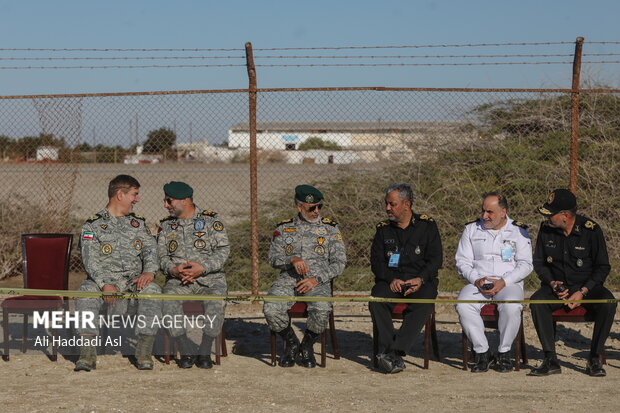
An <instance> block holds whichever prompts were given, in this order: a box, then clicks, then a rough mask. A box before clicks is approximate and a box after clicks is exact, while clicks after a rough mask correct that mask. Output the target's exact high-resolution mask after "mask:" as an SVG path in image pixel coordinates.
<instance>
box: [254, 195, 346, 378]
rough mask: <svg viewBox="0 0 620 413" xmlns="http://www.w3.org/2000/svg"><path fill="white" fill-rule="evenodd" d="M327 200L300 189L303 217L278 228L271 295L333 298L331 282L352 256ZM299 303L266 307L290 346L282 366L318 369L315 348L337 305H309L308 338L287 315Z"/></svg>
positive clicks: (272, 253) (272, 256)
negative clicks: (328, 213) (326, 210)
mask: <svg viewBox="0 0 620 413" xmlns="http://www.w3.org/2000/svg"><path fill="white" fill-rule="evenodd" d="M322 201H323V194H322V193H321V192H320V191H319V190H318V189H316V188H315V187H313V186H310V185H299V186H297V187H296V188H295V207H296V208H297V215H296V216H295V217H294V218H291V219H287V220H285V221H282V222H280V223H279V224H278V225H276V229H275V231H274V232H273V237H272V241H271V247H270V248H269V263H270V264H271V265H272V266H273V267H274V268H276V269H278V270H280V277H279V278H278V279H277V280H276V281H275V282H274V283H273V285H272V286H271V289H270V290H269V295H273V296H288V297H290V296H296V295H300V296H313V297H330V296H331V293H332V291H331V281H332V280H333V279H334V278H336V277H337V276H338V275H340V274H341V273H342V271H343V270H344V266H345V264H346V255H345V250H344V244H343V242H342V235H341V234H340V230H339V229H338V225H337V224H336V222H335V221H332V220H331V219H329V218H322V217H321V208H322V207H323V203H322ZM293 304H294V302H293V301H287V302H281V301H280V302H278V301H267V302H265V305H264V308H263V311H264V313H265V317H266V319H267V323H268V324H269V328H270V329H271V330H272V331H274V332H276V333H278V334H279V335H280V336H282V338H283V339H284V342H285V349H284V355H283V356H282V357H281V358H280V366H282V367H292V366H294V365H295V363H299V364H300V365H302V366H303V367H308V368H312V367H315V366H316V360H315V358H314V349H313V344H314V342H315V341H316V339H317V338H318V337H319V336H320V335H321V333H323V331H324V330H325V328H326V327H327V323H328V317H329V313H330V312H331V308H332V306H331V303H329V302H309V303H308V323H307V326H306V332H305V335H304V338H303V340H302V342H301V344H300V343H299V339H298V338H297V336H296V335H295V332H294V331H293V329H292V328H291V326H290V320H289V317H288V314H287V311H288V310H289V309H290V308H291V307H292V306H293Z"/></svg>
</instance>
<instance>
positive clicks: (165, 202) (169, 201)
mask: <svg viewBox="0 0 620 413" xmlns="http://www.w3.org/2000/svg"><path fill="white" fill-rule="evenodd" d="M172 201H174V199H172V198H164V204H172Z"/></svg>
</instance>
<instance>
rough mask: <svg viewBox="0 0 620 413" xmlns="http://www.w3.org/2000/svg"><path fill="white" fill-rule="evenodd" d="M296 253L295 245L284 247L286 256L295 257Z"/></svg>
mask: <svg viewBox="0 0 620 413" xmlns="http://www.w3.org/2000/svg"><path fill="white" fill-rule="evenodd" d="M294 251H295V248H294V247H293V244H287V246H286V247H284V253H285V254H286V255H293V252H294Z"/></svg>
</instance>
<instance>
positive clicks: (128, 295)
mask: <svg viewBox="0 0 620 413" xmlns="http://www.w3.org/2000/svg"><path fill="white" fill-rule="evenodd" d="M0 294H2V295H39V296H50V297H73V298H116V299H123V298H124V299H142V300H182V301H221V300H225V301H250V302H257V301H302V302H319V301H322V302H336V303H343V302H353V303H356V302H357V303H360V302H361V303H367V302H373V303H377V302H378V303H404V304H410V303H420V304H457V303H472V304H473V303H481V304H558V301H559V300H457V299H452V298H441V299H418V298H383V297H372V296H365V297H307V296H299V297H297V296H295V297H291V296H275V295H225V296H222V295H183V294H141V293H137V292H110V293H108V292H97V291H69V290H37V289H29V288H0ZM619 301H620V299H617V298H615V299H600V300H564V301H562V302H563V303H566V304H568V303H579V304H613V303H617V302H619Z"/></svg>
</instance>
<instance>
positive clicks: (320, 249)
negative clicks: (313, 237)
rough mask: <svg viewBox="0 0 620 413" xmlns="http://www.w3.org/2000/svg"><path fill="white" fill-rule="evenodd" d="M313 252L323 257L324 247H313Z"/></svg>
mask: <svg viewBox="0 0 620 413" xmlns="http://www.w3.org/2000/svg"><path fill="white" fill-rule="evenodd" d="M314 252H316V253H317V255H325V247H324V246H322V245H317V246H316V247H314Z"/></svg>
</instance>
